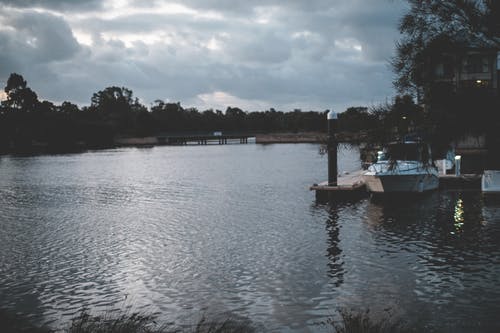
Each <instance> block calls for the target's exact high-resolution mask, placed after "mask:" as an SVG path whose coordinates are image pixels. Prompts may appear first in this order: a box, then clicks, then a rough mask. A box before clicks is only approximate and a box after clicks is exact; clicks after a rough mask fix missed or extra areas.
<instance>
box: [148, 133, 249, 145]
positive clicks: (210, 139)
mask: <svg viewBox="0 0 500 333" xmlns="http://www.w3.org/2000/svg"><path fill="white" fill-rule="evenodd" d="M250 137H252V136H251V135H174V136H160V137H157V139H158V142H159V144H166V145H187V144H188V143H194V144H198V145H207V144H208V143H218V144H219V145H225V144H228V142H235V141H236V140H239V143H241V144H246V143H248V138H250Z"/></svg>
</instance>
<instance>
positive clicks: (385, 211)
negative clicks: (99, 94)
mask: <svg viewBox="0 0 500 333" xmlns="http://www.w3.org/2000/svg"><path fill="white" fill-rule="evenodd" d="M318 150H319V147H318V146H317V145H268V146H259V145H227V146H211V147H155V148H153V149H147V150H144V149H142V150H139V149H122V150H110V151H103V152H92V153H87V154H77V155H62V156H36V157H24V158H16V157H8V156H7V157H2V158H0V216H2V220H1V221H0V223H1V228H0V277H1V278H0V279H1V283H0V308H4V309H5V308H6V309H9V310H10V311H12V312H20V313H24V314H26V315H28V316H29V317H30V318H31V319H32V320H33V321H36V322H45V323H49V324H52V325H53V326H57V325H60V324H61V323H63V322H64V321H65V320H67V319H68V318H71V317H73V316H74V315H75V314H76V313H78V312H79V311H80V310H81V309H82V308H83V307H87V308H89V309H91V310H93V311H103V310H107V311H118V310H123V309H136V310H143V311H147V312H155V313H159V314H161V316H163V319H168V320H174V321H176V322H180V323H182V322H188V323H189V322H191V321H192V318H193V315H199V314H200V312H205V311H207V312H221V313H222V312H226V311H231V312H233V313H235V314H237V315H240V316H244V317H248V318H251V320H253V321H254V322H256V323H259V324H263V325H264V326H265V327H267V328H268V329H269V330H274V331H294V332H303V331H306V330H310V331H317V330H321V326H320V325H319V326H318V323H321V322H323V321H324V320H325V319H326V318H328V317H330V316H332V315H333V314H334V312H335V310H336V309H338V308H339V307H347V308H351V307H352V308H358V309H366V308H369V309H370V310H371V312H372V313H374V314H376V313H386V312H387V311H389V312H390V313H392V314H394V315H395V316H401V317H402V318H404V319H406V320H407V321H409V322H410V323H412V324H415V325H420V327H422V326H424V328H425V329H427V330H432V329H436V330H439V331H444V332H448V331H449V332H473V331H482V332H484V331H486V332H488V331H492V332H493V331H498V329H499V328H500V324H498V323H497V322H496V315H497V314H498V313H500V305H498V303H499V302H498V301H499V300H500V291H499V290H498V285H499V284H500V241H499V239H500V201H496V202H495V200H494V199H488V200H485V199H484V198H483V197H482V195H481V194H480V193H478V192H463V193H460V192H434V193H429V194H426V195H424V196H418V197H403V198H397V199H394V198H392V199H390V200H371V199H363V200H360V201H356V202H339V203H336V204H330V205H319V204H316V203H315V202H314V193H311V192H309V191H308V187H309V186H310V185H311V184H312V183H315V182H318V181H321V180H324V179H326V172H327V170H326V158H325V157H322V156H320V155H319V154H318ZM339 156H340V161H339V162H340V170H341V171H353V170H356V169H358V168H359V167H360V163H359V159H358V156H359V151H358V150H357V149H355V148H354V147H350V146H343V147H341V149H340V153H339Z"/></svg>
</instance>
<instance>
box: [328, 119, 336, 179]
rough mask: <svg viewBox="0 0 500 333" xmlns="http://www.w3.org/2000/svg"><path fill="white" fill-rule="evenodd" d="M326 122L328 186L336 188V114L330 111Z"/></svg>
mask: <svg viewBox="0 0 500 333" xmlns="http://www.w3.org/2000/svg"><path fill="white" fill-rule="evenodd" d="M326 117H327V120H328V185H330V186H337V173H338V171H337V138H336V137H335V135H336V132H337V114H336V113H335V112H334V111H333V110H332V111H330V112H328V114H327V116H326Z"/></svg>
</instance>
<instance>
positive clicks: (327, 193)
mask: <svg viewBox="0 0 500 333" xmlns="http://www.w3.org/2000/svg"><path fill="white" fill-rule="evenodd" d="M364 171H365V170H357V171H354V172H349V173H343V174H341V175H339V177H338V178H337V185H336V186H332V185H328V181H325V182H322V183H319V184H314V185H313V186H311V187H310V188H309V189H310V190H311V191H315V192H316V200H317V201H328V200H338V199H356V198H360V197H362V196H364V195H366V194H367V192H366V185H365V182H364V181H363V178H362V175H363V172H364Z"/></svg>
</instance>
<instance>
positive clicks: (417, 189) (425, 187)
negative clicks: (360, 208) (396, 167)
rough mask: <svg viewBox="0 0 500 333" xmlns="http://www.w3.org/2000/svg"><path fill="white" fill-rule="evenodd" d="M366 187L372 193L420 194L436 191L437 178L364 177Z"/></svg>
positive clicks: (396, 175) (414, 175) (428, 176)
mask: <svg viewBox="0 0 500 333" xmlns="http://www.w3.org/2000/svg"><path fill="white" fill-rule="evenodd" d="M363 179H364V181H365V184H366V187H367V189H368V191H369V192H372V193H421V192H426V191H432V190H436V189H437V188H438V187H439V178H438V176H437V175H435V174H429V173H425V174H410V175H398V174H392V175H364V176H363Z"/></svg>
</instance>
